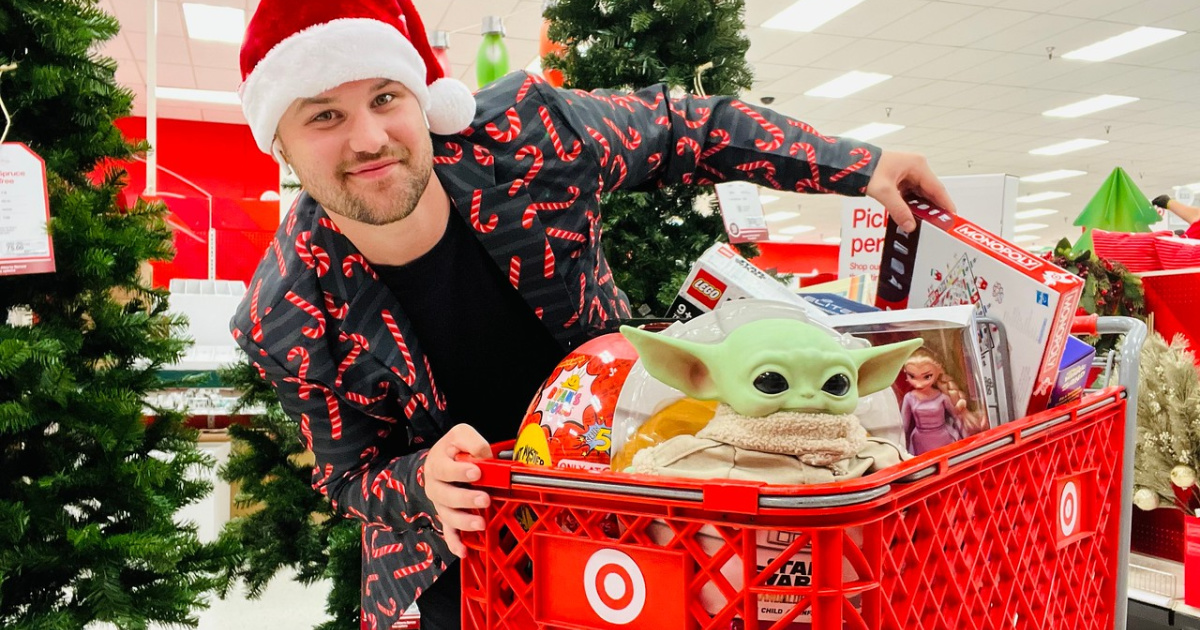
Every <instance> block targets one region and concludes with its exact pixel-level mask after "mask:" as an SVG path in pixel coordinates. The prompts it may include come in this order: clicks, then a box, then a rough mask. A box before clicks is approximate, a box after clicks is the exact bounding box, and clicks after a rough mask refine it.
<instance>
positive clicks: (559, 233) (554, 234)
mask: <svg viewBox="0 0 1200 630" xmlns="http://www.w3.org/2000/svg"><path fill="white" fill-rule="evenodd" d="M546 236H549V237H550V238H559V239H562V240H564V241H572V242H575V243H586V242H587V237H586V236H584V235H582V234H580V233H578V232H571V231H569V230H564V229H561V228H546Z"/></svg>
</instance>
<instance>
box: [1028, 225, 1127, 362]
mask: <svg viewBox="0 0 1200 630" xmlns="http://www.w3.org/2000/svg"><path fill="white" fill-rule="evenodd" d="M1044 258H1045V259H1046V260H1048V261H1050V262H1052V263H1054V264H1055V265H1058V266H1059V267H1062V268H1063V269H1065V270H1067V271H1069V272H1071V273H1073V274H1075V275H1077V276H1079V277H1080V278H1083V281H1084V284H1083V294H1082V295H1081V296H1080V298H1079V309H1080V310H1082V311H1084V312H1086V313H1088V314H1091V315H1105V316H1107V315H1118V316H1124V317H1133V318H1135V319H1140V320H1143V321H1145V320H1146V293H1145V290H1144V289H1143V288H1142V280H1141V278H1138V277H1137V276H1135V275H1133V274H1132V273H1130V271H1129V269H1127V268H1126V267H1125V265H1122V264H1121V263H1119V262H1114V261H1111V260H1104V259H1101V258H1097V257H1096V255H1095V254H1093V253H1092V252H1091V251H1086V250H1085V251H1084V252H1082V253H1078V254H1076V253H1074V252H1073V251H1072V246H1071V241H1069V240H1067V239H1065V238H1064V239H1062V240H1061V241H1059V242H1058V244H1057V245H1056V246H1055V247H1054V251H1052V252H1048V253H1046V254H1045V256H1044ZM1116 341H1117V340H1116V338H1114V337H1112V336H1106V337H1095V338H1091V339H1088V342H1089V343H1091V344H1092V345H1094V346H1096V351H1097V352H1098V353H1101V354H1103V353H1104V352H1107V351H1109V350H1112V349H1113V347H1115V344H1116Z"/></svg>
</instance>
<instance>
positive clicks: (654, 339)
mask: <svg viewBox="0 0 1200 630" xmlns="http://www.w3.org/2000/svg"><path fill="white" fill-rule="evenodd" d="M621 332H622V334H624V335H625V337H626V338H627V339H629V341H630V342H631V343H632V344H633V345H634V347H636V348H637V350H638V354H639V356H640V358H641V360H642V362H643V364H644V366H645V368H646V371H647V372H649V373H650V375H651V376H653V377H655V378H656V379H658V380H660V381H662V382H663V383H666V384H667V385H670V386H672V387H674V388H676V389H678V390H680V391H682V392H683V393H685V394H687V395H688V396H691V397H692V398H696V399H700V400H718V401H720V402H721V404H720V405H719V406H718V408H717V414H716V416H714V417H713V419H712V420H711V421H710V422H709V423H708V425H707V426H706V427H705V428H703V429H701V430H700V431H699V432H698V433H696V435H694V436H692V435H681V436H676V437H673V438H671V439H669V440H667V441H665V442H663V443H662V444H658V445H656V446H653V447H650V448H646V449H643V450H641V451H639V452H638V453H637V454H636V455H635V456H634V458H633V463H632V466H631V467H630V469H629V470H628V472H634V473H649V474H660V475H674V476H680V477H693V478H701V479H722V478H723V479H753V480H759V481H766V482H769V483H775V484H809V483H823V482H829V481H838V480H841V479H849V478H853V477H859V476H862V475H864V474H866V473H868V472H873V471H875V470H878V469H882V468H886V467H888V466H891V465H893V464H897V463H899V462H900V461H901V459H903V458H904V457H906V454H905V453H904V451H903V450H902V449H901V448H900V447H899V446H896V445H895V444H892V443H890V442H887V441H885V440H880V439H875V438H868V437H867V434H866V431H865V430H864V429H863V428H862V426H861V425H860V424H859V422H858V418H857V417H855V416H854V415H853V413H854V409H855V407H856V406H857V405H858V398H859V396H865V395H868V394H871V393H874V392H877V391H880V390H882V389H884V388H886V387H889V386H890V385H891V384H892V382H893V381H894V380H895V379H896V375H897V374H899V373H900V369H901V368H902V367H903V365H904V361H905V360H906V359H907V358H908V356H909V355H910V354H912V353H913V351H914V350H916V349H917V348H918V347H920V345H921V343H922V342H921V340H920V339H913V340H910V341H905V342H901V343H895V344H889V345H885V346H878V347H874V348H864V349H860V350H848V349H846V348H843V347H842V346H841V344H839V343H838V342H837V340H835V339H834V338H832V337H830V336H829V335H828V334H827V333H826V332H824V331H822V330H820V329H819V328H816V327H814V326H810V325H808V324H806V323H804V322H800V321H796V320H788V319H764V320H759V321H755V322H751V323H748V324H745V325H743V326H741V327H739V328H738V329H736V330H734V331H733V332H731V333H730V334H729V336H727V337H726V338H725V340H724V341H721V342H720V343H716V344H704V343H696V342H692V341H686V340H683V339H675V338H672V337H667V336H664V335H658V334H654V333H648V332H645V331H643V330H638V329H635V328H631V327H628V326H625V327H622V328H621Z"/></svg>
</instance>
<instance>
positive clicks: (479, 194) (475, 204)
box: [471, 190, 500, 234]
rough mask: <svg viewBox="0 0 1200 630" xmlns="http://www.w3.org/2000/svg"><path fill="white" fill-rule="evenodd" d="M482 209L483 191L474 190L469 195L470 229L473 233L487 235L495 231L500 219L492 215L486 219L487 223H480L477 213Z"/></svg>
mask: <svg viewBox="0 0 1200 630" xmlns="http://www.w3.org/2000/svg"><path fill="white" fill-rule="evenodd" d="M482 209H483V191H482V190H476V191H475V193H474V194H473V195H471V227H473V228H475V231H477V232H479V233H480V234H488V233H490V232H491V231H492V230H494V229H496V224H498V223H499V222H500V218H499V217H497V216H496V215H494V214H493V215H492V216H491V217H489V218H488V222H487V223H480V222H479V212H480V210H482Z"/></svg>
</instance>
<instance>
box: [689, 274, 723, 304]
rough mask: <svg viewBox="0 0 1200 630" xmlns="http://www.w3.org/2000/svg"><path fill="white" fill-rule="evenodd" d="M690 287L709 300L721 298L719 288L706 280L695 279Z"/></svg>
mask: <svg viewBox="0 0 1200 630" xmlns="http://www.w3.org/2000/svg"><path fill="white" fill-rule="evenodd" d="M692 288H694V289H696V290H697V291H699V292H700V294H701V295H703V296H704V297H706V298H708V299H710V300H717V299H720V298H721V290H720V289H718V288H717V287H714V286H713V285H711V284H709V283H708V281H707V280H703V279H697V280H696V281H695V282H693V283H692Z"/></svg>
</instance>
